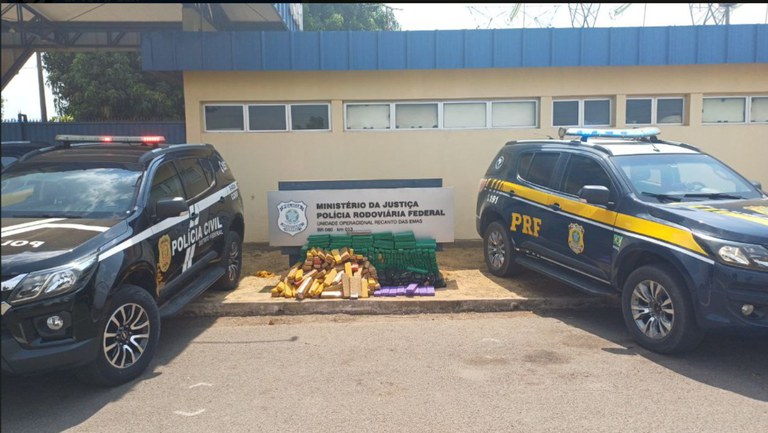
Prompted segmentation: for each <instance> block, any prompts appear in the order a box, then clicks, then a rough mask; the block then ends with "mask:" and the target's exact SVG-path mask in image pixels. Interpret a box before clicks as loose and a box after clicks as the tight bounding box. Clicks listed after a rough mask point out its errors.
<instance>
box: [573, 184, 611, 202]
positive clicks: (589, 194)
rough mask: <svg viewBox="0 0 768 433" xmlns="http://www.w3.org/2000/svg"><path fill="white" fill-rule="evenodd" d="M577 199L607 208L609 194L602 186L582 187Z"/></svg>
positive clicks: (609, 198)
mask: <svg viewBox="0 0 768 433" xmlns="http://www.w3.org/2000/svg"><path fill="white" fill-rule="evenodd" d="M579 198H581V199H583V200H584V201H586V202H587V203H589V204H596V205H600V206H607V205H608V203H609V201H610V200H611V192H610V191H609V190H608V188H606V187H604V186H602V185H584V186H583V187H582V188H581V189H580V190H579Z"/></svg>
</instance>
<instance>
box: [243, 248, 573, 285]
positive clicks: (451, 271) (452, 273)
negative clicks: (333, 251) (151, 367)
mask: <svg viewBox="0 0 768 433" xmlns="http://www.w3.org/2000/svg"><path fill="white" fill-rule="evenodd" d="M437 264H438V267H439V269H440V272H441V273H442V274H443V278H444V279H445V282H446V284H447V287H445V288H444V289H441V290H440V291H439V293H438V296H439V297H441V298H446V297H447V298H451V297H452V296H456V297H463V296H468V295H476V296H478V297H483V298H486V297H487V298H493V297H499V296H505V297H506V296H512V297H521V298H541V297H557V296H560V297H581V296H587V295H584V294H582V293H581V292H579V291H577V290H575V289H572V288H570V287H567V286H565V285H563V284H560V283H558V282H556V281H554V280H552V279H550V278H548V277H545V276H543V275H539V274H537V273H534V272H524V273H523V274H521V275H519V276H517V277H514V278H499V277H496V276H493V275H491V274H490V273H488V272H487V270H486V267H485V261H484V260H483V251H482V242H480V241H457V242H455V243H454V244H450V245H444V246H443V248H442V249H441V250H440V251H438V252H437ZM290 267H291V263H289V257H288V255H285V254H282V253H281V251H280V249H279V248H275V247H270V246H268V245H264V244H245V245H243V274H242V279H241V281H240V285H239V287H238V289H237V290H236V292H241V293H259V294H264V295H266V296H269V290H270V289H271V288H272V287H274V285H275V284H277V282H278V281H279V279H280V276H281V275H282V276H284V275H286V273H287V272H288V270H289V268H290ZM270 274H273V275H270Z"/></svg>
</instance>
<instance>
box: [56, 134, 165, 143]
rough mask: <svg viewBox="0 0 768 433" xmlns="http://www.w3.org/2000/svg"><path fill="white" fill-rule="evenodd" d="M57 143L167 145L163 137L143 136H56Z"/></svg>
mask: <svg viewBox="0 0 768 433" xmlns="http://www.w3.org/2000/svg"><path fill="white" fill-rule="evenodd" d="M56 141H60V142H63V143H65V144H70V143H140V144H152V145H157V144H161V143H165V137H163V136H162V135H143V136H128V135H69V134H59V135H57V136H56Z"/></svg>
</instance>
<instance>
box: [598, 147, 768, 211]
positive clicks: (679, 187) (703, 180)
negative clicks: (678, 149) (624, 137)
mask: <svg viewBox="0 0 768 433" xmlns="http://www.w3.org/2000/svg"><path fill="white" fill-rule="evenodd" d="M613 159H614V160H615V161H616V164H617V165H618V166H619V167H620V168H621V172H622V174H623V175H624V176H625V177H626V179H627V180H628V181H629V183H630V184H631V185H632V188H634V190H635V193H636V194H637V195H638V196H639V197H640V198H641V199H642V200H646V201H654V202H661V203H669V202H680V201H700V200H736V199H749V198H759V197H761V196H762V194H761V192H760V191H758V190H757V188H755V187H754V186H753V185H752V184H750V183H749V182H747V181H745V180H744V179H743V178H742V177H741V176H740V175H738V174H737V173H736V172H734V171H733V170H731V169H730V168H728V167H727V166H726V165H724V164H723V163H721V162H719V161H718V160H716V159H715V158H712V157H711V156H709V155H704V154H682V155H681V154H655V155H627V156H617V157H614V158H613Z"/></svg>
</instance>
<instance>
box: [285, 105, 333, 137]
mask: <svg viewBox="0 0 768 433" xmlns="http://www.w3.org/2000/svg"><path fill="white" fill-rule="evenodd" d="M328 108H329V107H328V105H327V104H315V105H311V104H307V105H291V130H293V131H299V130H312V131H327V130H329V129H330V124H331V122H330V116H329V114H328Z"/></svg>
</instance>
